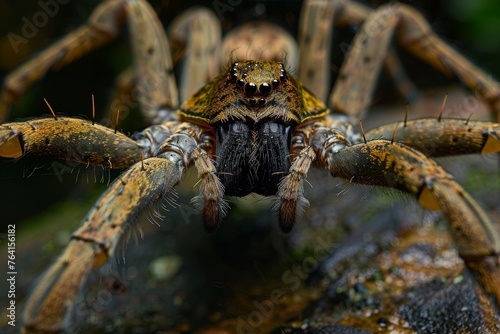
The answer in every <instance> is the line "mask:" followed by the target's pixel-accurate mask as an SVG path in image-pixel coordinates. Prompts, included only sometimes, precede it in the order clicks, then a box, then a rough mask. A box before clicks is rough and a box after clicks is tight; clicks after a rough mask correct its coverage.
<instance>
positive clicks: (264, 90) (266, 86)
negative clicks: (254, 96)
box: [259, 82, 271, 95]
mask: <svg viewBox="0 0 500 334" xmlns="http://www.w3.org/2000/svg"><path fill="white" fill-rule="evenodd" d="M259 92H261V94H264V95H267V94H269V93H270V92H271V86H270V85H269V84H268V83H267V82H264V83H263V84H261V85H260V86H259Z"/></svg>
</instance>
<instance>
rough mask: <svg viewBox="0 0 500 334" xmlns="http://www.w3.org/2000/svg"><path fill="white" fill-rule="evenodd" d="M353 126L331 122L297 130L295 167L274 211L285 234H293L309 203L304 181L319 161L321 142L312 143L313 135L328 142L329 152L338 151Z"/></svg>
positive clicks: (279, 192)
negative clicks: (312, 165)
mask: <svg viewBox="0 0 500 334" xmlns="http://www.w3.org/2000/svg"><path fill="white" fill-rule="evenodd" d="M351 130H352V129H351V126H350V125H349V124H347V123H344V122H341V121H337V120H334V119H331V118H328V119H327V120H325V121H318V122H315V123H312V124H308V125H305V126H302V127H299V128H297V129H296V131H295V133H294V136H293V138H292V149H291V152H292V154H291V155H292V160H293V163H292V166H291V167H290V170H289V173H288V175H287V176H285V177H284V178H283V179H282V180H281V182H280V184H279V187H278V193H277V201H276V203H275V204H274V207H275V208H276V209H278V216H279V224H280V227H281V229H282V230H283V232H290V231H291V230H292V228H293V226H294V224H295V220H296V217H297V216H299V215H300V214H301V213H302V210H303V208H304V206H307V205H309V202H308V201H307V199H306V198H305V197H304V195H303V192H304V190H303V180H304V178H305V176H306V174H307V172H308V171H309V168H310V167H311V164H312V163H313V162H314V161H316V159H317V152H319V151H320V147H317V142H311V144H308V143H309V141H310V138H311V136H312V135H313V134H315V136H316V137H318V136H321V138H323V139H325V145H326V147H328V149H330V150H333V151H337V150H340V149H342V148H344V147H346V146H347V145H350V142H349V140H348V139H347V138H346V137H344V136H343V135H342V134H341V133H345V134H349V133H350V132H351Z"/></svg>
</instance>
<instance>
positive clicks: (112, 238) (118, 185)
mask: <svg viewBox="0 0 500 334" xmlns="http://www.w3.org/2000/svg"><path fill="white" fill-rule="evenodd" d="M169 158H170V160H169V159H166V156H165V157H162V158H151V159H147V160H145V161H144V162H139V163H136V164H135V165H134V166H132V167H131V168H130V169H129V170H127V171H126V172H125V173H124V174H123V175H122V176H121V177H119V178H118V179H117V180H115V181H114V182H113V183H112V184H111V186H110V187H109V188H108V189H107V190H106V192H105V193H104V194H103V195H102V196H101V197H100V199H99V200H98V201H97V203H96V204H95V205H94V207H93V208H92V209H91V210H90V212H89V213H88V215H87V217H86V218H85V219H84V220H83V221H82V226H81V227H80V228H79V229H78V230H77V231H76V232H75V233H74V234H73V236H72V240H71V241H70V243H69V245H68V246H67V248H66V250H65V251H64V253H63V254H62V255H61V256H60V257H59V259H58V260H57V261H56V262H55V263H54V264H53V265H52V266H51V267H50V268H49V270H48V271H47V272H46V273H45V275H44V276H43V277H42V278H41V280H40V282H39V283H38V285H37V286H36V287H35V289H34V291H33V293H32V294H31V296H30V298H29V300H28V301H27V304H26V307H25V309H24V313H23V327H24V332H25V333H39V332H43V333H62V332H63V331H64V326H65V323H66V321H67V320H68V319H67V317H68V316H69V315H70V314H71V310H72V308H73V303H74V302H75V299H76V297H77V294H78V293H79V291H80V289H81V287H82V285H83V284H84V283H85V281H86V278H87V276H88V275H89V273H90V271H91V270H92V268H96V267H99V266H101V265H102V264H104V263H105V262H106V261H107V259H108V258H109V257H110V256H112V255H113V253H114V251H115V250H116V247H117V245H118V244H119V240H120V238H121V237H122V235H123V233H124V232H125V231H127V230H128V229H129V226H128V224H130V223H132V222H134V221H135V220H136V218H137V217H138V216H139V214H140V213H141V212H142V211H143V210H144V209H145V208H146V207H147V206H149V205H150V204H151V203H152V202H154V201H156V200H157V199H159V198H160V197H161V196H163V195H164V194H165V193H167V192H169V191H170V190H171V189H172V188H173V187H174V186H175V185H176V184H177V183H178V182H179V181H180V180H181V176H182V172H183V170H184V168H185V166H184V165H183V163H182V159H181V158H180V157H179V156H175V155H174V156H172V155H171V156H169Z"/></svg>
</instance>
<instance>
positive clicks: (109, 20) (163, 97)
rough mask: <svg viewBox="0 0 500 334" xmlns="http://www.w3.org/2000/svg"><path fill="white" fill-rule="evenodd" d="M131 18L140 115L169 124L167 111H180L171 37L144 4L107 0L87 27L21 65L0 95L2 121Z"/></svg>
mask: <svg viewBox="0 0 500 334" xmlns="http://www.w3.org/2000/svg"><path fill="white" fill-rule="evenodd" d="M125 18H126V19H127V22H128V25H129V28H130V35H131V47H132V51H133V55H134V62H135V76H136V80H137V90H138V94H139V102H140V104H141V110H142V111H143V112H144V114H145V115H146V117H148V118H149V120H150V121H151V122H152V123H155V124H158V123H160V122H161V120H163V119H165V117H166V115H164V114H165V113H160V114H159V113H158V111H159V110H162V108H166V109H167V111H168V110H172V109H175V108H176V107H177V106H178V100H177V99H178V94H177V87H176V83H175V79H174V77H173V73H172V61H171V55H170V49H169V45H168V41H167V37H166V35H165V32H164V30H163V27H162V25H161V23H160V21H159V20H158V18H157V16H156V13H155V12H154V10H153V9H152V8H151V6H150V5H149V4H148V3H147V1H145V0H138V1H123V0H108V1H105V2H103V3H101V4H100V5H99V6H97V7H96V9H95V10H94V11H93V13H92V15H91V16H90V18H89V20H88V22H87V24H85V25H83V26H81V27H79V28H78V29H77V30H75V31H73V32H72V33H70V34H68V35H66V36H65V37H63V38H62V39H61V40H60V41H58V42H56V43H55V44H53V45H52V46H50V47H49V48H47V49H46V50H45V51H43V52H41V53H40V54H39V55H38V56H37V57H35V58H33V59H31V60H30V61H28V62H26V63H25V64H23V65H22V66H20V67H19V68H18V69H17V70H16V71H14V72H12V73H11V74H10V75H9V76H8V77H7V78H6V79H5V81H4V84H3V88H2V90H1V91H0V120H4V119H7V117H8V113H9V109H10V106H11V105H12V104H13V103H14V102H15V101H16V100H17V99H18V97H19V96H21V95H22V94H23V93H24V91H25V90H26V89H28V88H29V87H30V86H31V85H32V84H33V83H34V82H35V81H37V80H38V79H39V78H41V77H42V76H43V75H44V74H45V73H47V71H49V70H50V69H57V68H59V67H61V66H64V65H66V64H67V63H70V62H72V61H73V60H75V59H76V58H78V57H80V56H82V55H84V54H85V53H88V52H90V51H92V50H93V49H95V48H97V47H99V46H101V45H103V44H105V43H107V42H109V41H110V40H112V39H114V38H115V37H116V36H117V35H118V33H119V31H120V27H121V25H122V24H123V22H124V20H125Z"/></svg>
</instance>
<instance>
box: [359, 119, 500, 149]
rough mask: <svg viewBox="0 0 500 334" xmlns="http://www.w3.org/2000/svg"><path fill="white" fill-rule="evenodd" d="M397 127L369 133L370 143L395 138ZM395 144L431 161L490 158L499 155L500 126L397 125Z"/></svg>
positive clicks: (457, 123) (455, 123)
mask: <svg viewBox="0 0 500 334" xmlns="http://www.w3.org/2000/svg"><path fill="white" fill-rule="evenodd" d="M395 126H396V124H387V125H384V126H381V127H378V128H376V129H373V130H371V131H369V132H368V133H366V138H367V139H368V140H373V139H388V140H390V139H391V138H392V134H393V132H394V128H395ZM394 141H396V142H399V143H403V144H405V145H408V146H411V147H413V148H416V149H418V150H419V151H420V152H422V153H424V154H425V155H427V156H428V157H444V156H450V155H460V154H479V153H480V154H487V153H495V152H499V151H500V124H497V123H491V122H481V121H469V120H460V119H446V118H445V119H436V118H426V119H419V120H412V121H407V122H400V123H398V127H397V130H396V135H395V136H394Z"/></svg>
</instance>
